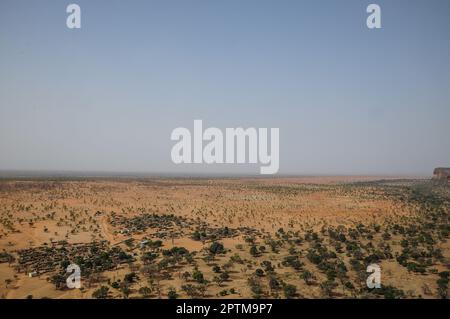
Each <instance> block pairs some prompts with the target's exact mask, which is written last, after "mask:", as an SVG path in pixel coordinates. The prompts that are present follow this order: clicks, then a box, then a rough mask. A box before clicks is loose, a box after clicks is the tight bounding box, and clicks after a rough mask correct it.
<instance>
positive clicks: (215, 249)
mask: <svg viewBox="0 0 450 319" xmlns="http://www.w3.org/2000/svg"><path fill="white" fill-rule="evenodd" d="M209 252H210V253H211V254H214V255H217V254H223V253H225V248H224V246H223V244H221V243H219V242H217V241H216V242H213V243H212V244H211V246H209Z"/></svg>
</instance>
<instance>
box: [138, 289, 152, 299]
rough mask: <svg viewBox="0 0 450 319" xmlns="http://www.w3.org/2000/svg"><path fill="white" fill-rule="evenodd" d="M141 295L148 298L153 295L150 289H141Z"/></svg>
mask: <svg viewBox="0 0 450 319" xmlns="http://www.w3.org/2000/svg"><path fill="white" fill-rule="evenodd" d="M139 293H140V294H141V295H142V297H144V298H147V297H148V296H150V294H151V293H152V290H151V289H150V288H149V287H141V288H139Z"/></svg>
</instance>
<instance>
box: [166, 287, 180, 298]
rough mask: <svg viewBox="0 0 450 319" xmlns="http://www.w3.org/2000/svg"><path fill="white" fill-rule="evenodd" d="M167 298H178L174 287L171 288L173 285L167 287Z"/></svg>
mask: <svg viewBox="0 0 450 319" xmlns="http://www.w3.org/2000/svg"><path fill="white" fill-rule="evenodd" d="M167 298H169V299H177V298H178V294H177V291H176V290H175V288H173V287H170V288H169V292H168V293H167Z"/></svg>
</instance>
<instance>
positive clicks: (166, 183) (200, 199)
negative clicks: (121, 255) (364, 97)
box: [0, 176, 450, 298]
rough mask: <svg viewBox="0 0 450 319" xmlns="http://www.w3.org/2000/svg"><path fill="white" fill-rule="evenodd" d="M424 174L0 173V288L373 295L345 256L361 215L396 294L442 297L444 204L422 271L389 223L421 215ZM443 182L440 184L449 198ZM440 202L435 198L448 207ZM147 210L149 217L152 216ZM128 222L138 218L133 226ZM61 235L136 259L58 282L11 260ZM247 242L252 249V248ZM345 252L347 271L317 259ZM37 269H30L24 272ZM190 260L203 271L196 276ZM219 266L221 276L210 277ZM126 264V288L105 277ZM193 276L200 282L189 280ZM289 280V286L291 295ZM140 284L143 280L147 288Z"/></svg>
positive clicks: (50, 293) (63, 294)
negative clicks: (17, 176)
mask: <svg viewBox="0 0 450 319" xmlns="http://www.w3.org/2000/svg"><path fill="white" fill-rule="evenodd" d="M423 182H424V181H423V180H418V179H412V178H396V177H379V176H378V177H370V176H360V177H355V176H337V177H325V176H322V177H296V178H293V177H292V178H288V177H284V178H272V179H262V178H234V179H201V178H196V179H187V178H185V179H175V178H171V179H157V178H153V179H125V178H122V179H112V178H111V179H106V178H105V179H78V180H70V179H55V180H2V181H0V252H3V253H6V254H8V255H10V256H13V257H14V261H8V262H6V261H3V262H1V263H0V296H1V297H2V298H27V297H28V298H31V297H32V298H92V296H93V293H94V292H95V291H97V290H98V289H99V288H100V287H102V286H104V287H108V294H107V297H108V298H124V297H126V298H143V297H145V298H147V297H148V298H167V297H168V296H169V291H170V290H171V288H172V290H174V291H176V294H177V295H178V296H179V297H182V298H187V297H193V298H228V297H230V298H249V297H267V298H284V297H294V298H328V297H330V298H372V297H378V295H376V294H372V293H371V292H368V291H366V290H364V289H365V288H364V280H363V279H361V278H360V277H361V273H359V274H358V271H357V270H355V269H353V268H354V267H353V268H352V265H353V264H352V259H353V262H354V259H355V258H354V255H352V254H353V252H352V251H349V250H348V249H349V248H348V246H349V244H351V243H350V242H349V240H348V236H349V234H351V232H352V229H354V228H355V229H356V228H357V227H361V225H364V226H365V227H368V228H370V227H372V228H374V229H376V230H375V231H372V230H371V231H368V232H367V233H366V234H368V235H367V236H368V237H364V233H363V232H362V231H361V232H360V234H359V235H358V237H357V239H354V241H356V242H358V243H359V244H360V245H361V247H364V249H362V250H363V251H364V252H365V254H366V255H365V256H364V257H361V258H363V259H361V260H363V261H367V260H370V255H371V253H372V255H373V254H374V253H375V252H377V251H379V250H380V249H385V250H384V251H386V249H387V248H386V247H385V246H386V245H387V244H388V245H389V251H390V252H392V256H391V257H385V258H384V257H383V258H380V260H378V264H379V265H380V266H381V269H382V284H383V285H386V286H387V287H395V289H399V290H401V291H402V293H403V295H402V297H406V298H437V297H438V293H437V291H438V289H439V287H438V284H437V280H439V278H440V277H439V276H441V277H442V276H446V275H445V274H444V275H439V273H442V272H445V271H447V270H448V267H449V258H450V246H449V242H448V237H446V236H445V234H444V235H442V232H439V231H441V229H442V227H444V228H445V227H446V225H447V226H448V217H447V216H448V215H445V217H442V216H440V217H439V218H440V219H439V220H441V221H442V220H444V222H442V223H443V225H444V226H442V225H441V226H440V228H439V229H437V230H430V232H431V235H430V236H431V237H432V238H433V239H434V238H435V237H436V238H438V237H439V240H437V239H436V240H434V241H433V243H432V244H428V245H425V244H423V247H427V249H428V250H429V251H434V250H436V249H439V250H440V252H441V253H442V256H440V257H436V258H435V257H434V255H433V257H427V256H428V255H426V254H425V253H423V254H422V255H421V256H419V257H417V258H416V257H414V258H416V259H414V260H416V261H417V263H418V264H420V265H421V262H423V263H424V264H425V263H426V264H427V268H426V271H425V272H417V271H416V270H414V271H411V269H413V267H414V265H409V266H408V267H409V268H408V267H406V266H404V265H403V266H402V265H401V264H399V262H398V258H397V257H398V256H399V255H401V254H402V252H405V245H406V244H404V240H405V236H406V235H405V234H404V233H401V232H400V233H396V232H395V231H392V229H393V228H392V227H391V226H392V225H394V224H395V225H404V226H405V227H412V226H411V225H413V224H414V223H416V222H418V221H419V219H418V218H419V217H418V216H419V215H418V214H421V213H423V210H424V206H423V205H421V203H420V202H417V201H413V200H409V199H408V198H407V197H408V196H411V195H410V193H411V189H413V188H414V187H415V185H420V184H421V183H423ZM445 192H446V191H444V195H442V192H440V193H439V194H441V195H442V196H444V199H445V200H447V197H446V196H447V195H448V194H447V193H445ZM447 203H448V202H444V204H441V205H444V206H443V207H444V209H443V210H442V209H441V211H444V212H445V214H447V208H448V206H447ZM427 207H428V206H427ZM445 207H447V208H445ZM427 209H428V208H427ZM171 215H173V216H175V219H174V221H172V220H169V219H168V220H169V221H168V226H167V227H165V226H164V227H163V226H161V225H156V226H155V225H154V224H148V225H147V224H145V223H149V221H147V220H144V221H142V220H141V219H139V218H141V217H142V216H163V217H158V218H163V220H165V219H164V218H165V217H164V216H166V217H167V216H171ZM145 218H148V220H150V221H151V220H152V218H154V217H145ZM442 218H444V219H442ZM158 220H159V219H158ZM139 223H141V224H142V227H141V224H139ZM170 223H172V224H170ZM129 225H134V226H133V227H135V226H136V225H137V228H138V229H134V228H133V227H131V226H129ZM407 225H408V226H407ZM380 227H381V230H378V229H379V228H380ZM135 228H136V227H135ZM225 228H227V230H228V229H230V230H231V232H232V233H233V234H232V235H223V236H222V235H219V236H218V237H211V236H209V235H205V237H201V238H195V236H194V235H193V234H194V233H195V231H196V230H202V229H203V230H205V229H207V230H206V231H205V233H206V234H208V232H214V231H217V230H221V229H225ZM385 228H386V229H388V230H389V231H392V236H389V239H387V237H388V236H387V235H385V233H386V232H387V231H388V230H386V232H385V233H383V229H385ZM394 228H395V227H394ZM330 229H331V230H332V231H330ZM334 229H338V231H339V232H345V234H346V236H347V239H345V240H343V241H342V245H343V246H344V247H345V246H347V251H342V252H341V250H340V246H341V244H340V243H337V242H336V240H335V239H333V236H332V232H333V231H334ZM339 229H341V230H339ZM342 229H343V230H342ZM314 232H316V233H317V234H319V236H322V237H323V239H320V238H319V239H313V240H311V239H307V238H308V235H307V234H308V233H314ZM329 234H331V235H329ZM202 236H203V235H202ZM330 236H331V237H330ZM408 236H412V235H408ZM433 236H434V237H433ZM313 237H314V236H313ZM322 237H321V238H322ZM425 237H426V236H425ZM427 238H428V237H427ZM155 239H160V240H161V241H162V246H161V247H156V248H155V247H154V248H147V247H145V248H143V247H141V246H142V245H141V244H142V242H143V241H144V240H150V241H152V240H155ZM272 239H276V240H278V244H277V245H278V246H277V247H278V248H273V249H272V250H271V249H270V248H269V247H272V246H271V245H272V244H270V243H271V242H273V241H272ZM127 240H128V242H127ZM402 240H403V242H402ZM63 241H64V242H65V244H64V245H67V246H69V247H70V246H71V245H74V244H90V243H92V242H99V241H106V242H107V245H108V247H120V248H121V249H122V250H123V251H124V252H126V253H127V254H129V255H130V256H133V259H134V261H133V262H126V263H118V264H117V265H115V266H114V267H113V268H112V269H107V270H104V271H101V272H99V274H97V276H92V278H91V277H90V278H89V280H88V279H86V278H84V277H83V274H82V289H56V287H55V284H54V283H52V280H51V276H52V275H53V273H52V272H46V273H41V272H40V271H39V269H35V268H33V267H36V266H33V264H29V265H27V268H26V269H25V268H23V267H22V268H21V269H20V267H18V265H20V262H21V258H22V257H21V256H22V255H21V254H22V252H23V251H24V250H25V249H37V248H39V247H43V246H46V247H50V249H52V247H56V246H57V245H58V243H61V242H63ZM214 242H218V243H220V244H221V245H223V247H224V250H225V251H223V252H221V253H218V254H215V253H214V254H211V249H210V246H211V245H212V243H214ZM268 243H269V244H268ZM140 245H141V246H140ZM321 245H322V246H325V247H327V248H326V249H328V250H329V251H332V252H334V255H336V257H329V258H328V257H326V258H328V259H326V261H327V262H328V261H329V262H328V264H327V265H328V266H323V267H322V266H321V264H320V263H319V264H315V263H314V262H311V260H312V259H311V258H310V256H311V250H314V249H316V250H317V251H321V248H320V246H321ZM430 245H431V246H432V247H431V248H430ZM261 246H264V249H262V248H261ZM173 247H183V248H185V249H187V251H189V252H190V253H192V258H190V259H189V258H187V257H186V259H183V258H181V260H180V258H178V257H179V256H178V255H177V256H175V257H176V258H177V259H176V260H175V261H174V260H169V257H173V256H171V255H170V254H169V253H164V250H170V249H172V248H173ZM252 247H255V249H256V250H257V252H255V251H253V252H252ZM317 247H319V248H317ZM380 247H381V248H380ZM408 247H409V246H408ZM417 247H419V246H417ZM255 249H253V250H255ZM402 249H403V250H402ZM424 249H425V248H424ZM146 252H147V253H148V252H153V253H155V254H156V255H158V257H157V259H156V260H155V261H152V262H150V263H149V264H146V262H144V261H143V259H142V256H143V255H144V254H145V253H146ZM408 252H410V251H409V250H408V251H407V253H408ZM308 253H309V255H308ZM165 254H166V255H165ZM168 254H169V255H168ZM325 255H326V254H325ZM413 255H414V254H413ZM5 256H6V255H5ZM183 256H185V255H183ZM236 256H238V257H236ZM289 256H290V257H292V258H291V260H292V259H295V260H299V261H300V263H301V265H300V266H299V267H296V266H293V267H294V268H292V267H291V266H290V262H289V261H287V262H286V260H287V259H288V257H289ZM386 256H389V254H386ZM164 258H166V259H168V260H167V262H168V263H169V265H168V266H164V265H165V264H161V263H160V264H157V265H158V267H159V268H157V269H156V268H155V269H156V270H155V269H153V268H151V267H153V265H156V264H155V263H156V262H160V261H161V260H163V259H164ZM364 258H365V259H364ZM396 258H397V259H396ZM426 258H428V259H427V260H425V259H426ZM410 260H412V259H410ZM264 261H269V262H270V263H271V264H272V265H273V266H274V268H275V270H273V271H271V270H268V269H264V271H263V274H261V272H259V275H255V273H257V272H258V271H257V269H259V270H261V268H264V267H262V263H263V262H264ZM416 261H414V263H416ZM341 262H342V263H343V264H344V265H346V271H345V274H343V275H342V276H340V275H339V272H338V275H337V277H336V276H335V275H333V274H330V270H329V269H328V270H324V269H325V268H326V267H334V266H330V265H332V264H339V263H341ZM363 263H364V262H363ZM30 265H31V266H30ZM146 266H147V268H148V269H150V268H151V269H153V270H151V271H153V273H149V271H150V270H148V269H147V270H146V268H145V267H146ZM214 266H218V267H219V268H220V270H218V269H217V267H216V269H214ZM30 267H31V268H30ZM55 267H56V268H58V267H57V266H55ZM155 267H156V266H155ZM324 267H325V268H324ZM24 269H25V270H24ZM33 270H35V271H36V272H37V273H36V275H35V276H34V277H29V272H31V271H33ZM196 270H198V271H199V272H201V273H202V275H203V277H204V279H205V280H201V279H200V280H197V279H193V277H192V275H193V274H194V272H195V271H196ZM225 270H226V271H225ZM55 271H56V272H57V271H59V270H55ZM307 271H309V272H310V273H312V274H313V279H311V282H310V283H307V282H306V280H305V279H304V278H302V276H303V275H302V274H304V273H305V272H306V273H307ZM186 272H187V273H189V274H185V273H186ZM224 272H226V273H227V275H228V277H226V276H225V277H224V278H225V279H224V280H219V279H217V277H220V274H221V273H224ZM333 272H334V270H332V271H331V273H333ZM129 273H135V274H136V278H135V279H133V280H131V281H130V282H128V283H127V284H126V285H125V284H123V285H122V286H121V288H117V286H118V285H115V286H116V287H113V286H114V285H113V284H112V283H123V282H124V276H125V275H126V274H129ZM94 277H95V278H94ZM303 277H304V276H303ZM330 278H331V279H330ZM88 281H89V282H88ZM277 281H278V283H279V285H278V286H279V287H280V288H279V289H278V288H277V284H276V282H277ZM330 283H332V284H331V286H333V285H334V284H333V283H336V285H335V286H333V287H332V288H331V290H330V289H327V285H330ZM349 283H351V284H349ZM189 285H191V286H193V287H194V288H195V289H198V291H197V290H196V291H195V292H192V289H191V290H189V287H188V286H189ZM289 285H292V286H295V293H293V294H292V295H290V294H289V291H288V290H289V287H288V286H289ZM183 286H184V288H183ZM352 286H353V288H351V287H352ZM124 287H125V288H124ZM142 287H147V288H149V289H148V291H147V292H144V290H143V289H140V288H142ZM286 287H288V288H286ZM349 287H350V288H349ZM191 288H192V287H191ZM447 288H448V287H447ZM389 289H390V288H389ZM441 290H442V288H441ZM286 291H287V292H286ZM394 291H396V290H394Z"/></svg>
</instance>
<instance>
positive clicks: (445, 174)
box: [433, 167, 450, 183]
mask: <svg viewBox="0 0 450 319" xmlns="http://www.w3.org/2000/svg"><path fill="white" fill-rule="evenodd" d="M433 180H435V181H439V182H445V183H450V167H438V168H435V169H434V171H433Z"/></svg>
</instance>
